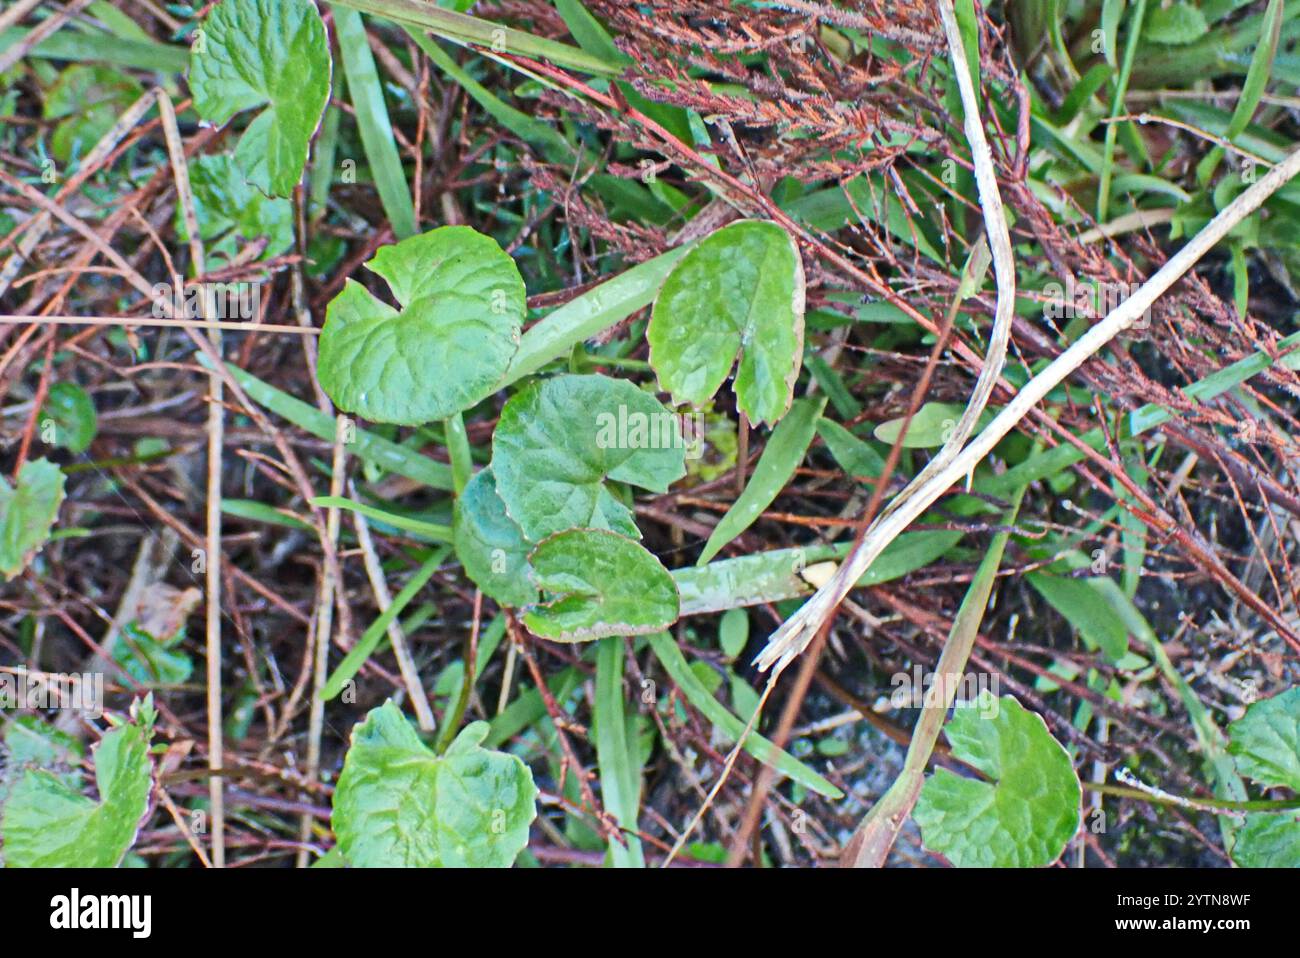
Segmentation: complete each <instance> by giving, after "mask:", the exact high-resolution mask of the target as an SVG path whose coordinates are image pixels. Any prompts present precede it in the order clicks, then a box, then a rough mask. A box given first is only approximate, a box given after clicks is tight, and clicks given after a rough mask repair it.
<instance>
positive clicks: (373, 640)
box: [321, 548, 451, 702]
mask: <svg viewBox="0 0 1300 958" xmlns="http://www.w3.org/2000/svg"><path fill="white" fill-rule="evenodd" d="M450 551H451V550H449V549H446V548H442V549H435V550H433V552H431V553H430V554H429V558H427V559H425V560H424V564H423V565H421V566H420V568H419V569H417V570H416V572H415V574H414V575H413V576H411V578H410V579H409V580H407V583H406V585H404V586H402V590H401V591H400V592H398V593H397V595H395V596H394V597H393V603H392V605H390V606H389V607H388V608H387V609H385V610H384V611H383V612H381V613H380V614H379V617H378V618H376V619H375V621H374V622H372V623H370V628H368V629H366V631H365V632H364V633H362V635H361V638H360V639H358V640H357V644H356V645H354V646H352V648H351V650H350V651H349V652H348V654H347V655H345V656H344V657H343V661H342V662H340V663H339V666H338V668H336V669H335V670H334V672H333V673H332V674H331V675H330V677H329V678H328V679H327V680H326V682H325V687H324V688H323V689H321V698H322V699H324V700H325V701H326V702H328V701H330V700H331V699H334V698H337V697H338V694H339V693H340V692H342V691H343V686H344V685H346V684H347V683H348V682H349V681H350V680H351V679H352V678H354V677H355V676H356V674H357V673H358V672H360V671H361V666H363V665H365V664H366V660H367V659H369V658H370V656H372V655H374V653H375V649H377V648H379V643H380V642H381V641H382V640H383V638H384V636H386V635H387V634H388V627H389V626H390V625H392V623H393V621H394V620H396V618H397V617H398V616H399V615H401V614H402V610H403V609H405V608H406V607H407V606H408V605H410V603H411V600H412V599H414V598H415V596H416V593H418V592H419V591H420V590H421V589H423V588H424V586H425V583H427V582H428V581H429V580H430V579H431V578H433V574H434V573H435V572H437V571H438V566H440V565H442V562H443V560H444V559H446V558H447V553H448V552H450Z"/></svg>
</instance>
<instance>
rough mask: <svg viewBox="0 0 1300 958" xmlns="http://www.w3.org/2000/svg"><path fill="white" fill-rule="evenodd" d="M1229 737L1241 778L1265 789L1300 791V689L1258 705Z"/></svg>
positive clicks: (1231, 726) (1288, 690)
mask: <svg viewBox="0 0 1300 958" xmlns="http://www.w3.org/2000/svg"><path fill="white" fill-rule="evenodd" d="M1228 734H1229V736H1230V738H1231V741H1230V742H1229V744H1228V751H1229V752H1230V753H1232V755H1234V756H1236V759H1237V770H1238V771H1239V772H1241V774H1242V775H1245V776H1247V777H1249V778H1252V779H1254V780H1255V781H1256V782H1258V783H1259V784H1261V785H1263V786H1264V787H1265V788H1276V787H1277V786H1279V785H1282V786H1285V787H1287V788H1289V789H1291V790H1292V791H1294V792H1300V687H1297V688H1292V689H1287V690H1286V691H1285V692H1283V693H1281V694H1280V695H1274V696H1273V697H1272V698H1267V699H1264V700H1263V701H1260V702H1255V703H1254V704H1252V705H1251V706H1250V708H1248V709H1246V714H1245V715H1244V716H1242V717H1241V718H1239V719H1237V721H1235V722H1233V723H1232V724H1231V725H1230V726H1228Z"/></svg>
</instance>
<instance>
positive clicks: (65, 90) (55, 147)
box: [45, 64, 144, 163]
mask: <svg viewBox="0 0 1300 958" xmlns="http://www.w3.org/2000/svg"><path fill="white" fill-rule="evenodd" d="M143 95H144V87H142V86H140V84H139V83H137V82H136V80H135V78H134V77H131V76H129V75H128V74H125V73H121V72H119V71H117V70H114V69H112V68H111V67H105V66H98V65H91V64H77V65H74V66H70V67H68V68H67V69H66V70H64V71H63V73H61V74H60V75H59V79H58V80H57V81H56V82H55V84H54V86H52V87H50V89H49V92H47V93H46V94H45V118H46V119H47V120H53V119H60V118H61V119H60V123H59V125H58V126H56V127H55V128H54V135H53V136H51V137H50V152H51V153H53V154H54V158H55V159H57V160H58V161H59V162H60V163H70V162H72V159H73V157H74V156H75V157H84V156H85V155H86V154H87V153H88V152H90V150H91V149H92V148H93V147H94V145H95V144H96V143H98V142H99V140H100V138H101V137H103V135H104V134H105V133H107V132H108V131H109V130H110V129H112V127H113V124H114V123H116V122H117V118H118V116H119V115H120V114H121V113H122V112H123V111H124V110H125V109H126V108H127V107H129V106H130V105H131V104H132V103H134V102H135V101H136V100H138V99H140V97H142V96H143Z"/></svg>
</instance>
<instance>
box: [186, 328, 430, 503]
mask: <svg viewBox="0 0 1300 958" xmlns="http://www.w3.org/2000/svg"><path fill="white" fill-rule="evenodd" d="M194 358H195V361H196V362H197V363H198V364H199V365H200V366H203V367H204V368H205V369H211V368H212V364H211V361H210V360H209V359H208V357H207V356H205V355H204V354H203V353H196V354H195V357H194ZM226 369H228V370H229V371H230V375H231V376H232V377H233V378H234V380H235V382H237V383H239V385H240V388H242V389H243V390H244V392H246V393H247V394H248V398H249V399H252V400H253V401H254V402H256V403H257V404H258V405H260V406H264V407H266V408H267V409H269V410H270V411H271V412H273V413H275V414H276V415H277V416H281V417H283V418H284V419H287V420H288V421H289V422H291V423H293V424H294V425H295V426H297V427H298V428H299V429H302V430H303V431H305V432H308V433H310V434H311V435H313V436H315V437H316V438H317V439H324V440H326V441H327V442H333V441H334V438H335V435H336V433H337V431H338V424H337V423H336V422H335V421H334V417H333V416H328V415H326V414H325V413H323V412H321V411H320V410H319V409H317V408H316V407H315V406H313V405H311V404H309V403H305V402H303V401H302V400H301V399H299V398H297V397H296V396H291V395H289V394H288V393H287V392H284V391H283V390H281V389H277V388H276V387H274V386H272V385H271V384H270V383H267V382H263V381H262V380H260V379H258V378H257V377H256V376H254V375H253V374H252V373H250V372H246V371H245V370H243V369H240V368H239V367H238V366H236V365H235V364H234V363H226ZM348 452H350V453H352V454H353V455H355V456H359V457H360V458H362V459H364V460H365V461H366V462H369V463H373V464H374V465H376V466H379V467H381V468H383V469H385V470H387V471H388V472H393V473H396V474H397V475H399V476H405V477H406V478H407V479H411V480H414V481H415V482H420V483H423V484H424V485H426V486H429V487H431V488H433V489H447V490H450V489H451V488H452V478H451V467H449V466H448V465H447V464H446V463H442V462H438V461H437V460H435V459H430V458H429V457H428V456H422V455H420V453H418V452H415V451H413V450H411V449H408V448H406V447H405V446H402V445H399V444H397V443H395V442H390V441H389V440H387V439H384V438H383V437H382V436H376V435H375V434H374V433H371V432H367V431H366V430H364V429H362V428H361V427H359V426H358V427H355V437H354V438H353V440H352V442H350V443H348Z"/></svg>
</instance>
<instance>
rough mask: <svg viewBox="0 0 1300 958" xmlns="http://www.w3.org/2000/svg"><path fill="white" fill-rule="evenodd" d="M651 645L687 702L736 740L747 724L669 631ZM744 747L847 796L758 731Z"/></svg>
mask: <svg viewBox="0 0 1300 958" xmlns="http://www.w3.org/2000/svg"><path fill="white" fill-rule="evenodd" d="M650 648H651V649H653V650H654V654H655V656H656V657H657V658H658V659H659V664H660V665H662V666H663V667H664V671H665V672H667V673H668V677H669V678H671V679H672V680H673V682H675V683H676V684H677V687H678V688H679V689H681V690H682V694H683V695H685V696H686V701H688V702H690V703H691V705H692V706H693V707H694V708H695V709H696V710H698V711H699V712H700V714H701V715H703V716H704V717H705V718H706V719H708V720H709V721H710V722H712V723H713V724H714V726H715V727H716V728H717V729H718V730H719V731H721V732H722V733H723V734H724V735H726V736H728V737H729V738H730V739H731V741H733V742H734V741H735V740H736V739H738V738H739V737H740V734H741V733H742V732H743V731H744V730H745V723H744V722H742V721H741V720H740V719H738V718H736V716H734V715H732V714H731V712H730V711H728V710H727V708H726V706H724V705H723V704H722V703H721V702H719V701H718V700H717V699H715V698H714V697H713V695H712V693H710V692H709V690H708V689H707V688H705V687H704V684H703V683H702V682H701V681H700V680H699V677H698V676H697V675H696V674H695V673H694V672H692V671H691V667H690V665H688V664H687V662H686V658H685V656H683V655H682V650H681V649H679V648H678V647H677V643H676V642H674V641H673V640H672V638H671V637H670V636H669V635H668V634H667V633H665V632H660V633H659V634H657V635H652V636H650ZM744 749H745V751H746V752H748V753H749V754H750V755H752V756H754V758H756V759H758V760H759V761H760V762H763V763H764V764H765V765H770V766H771V767H772V768H774V769H776V770H777V771H778V772H780V773H781V774H782V775H784V776H786V777H787V778H789V779H790V780H791V781H795V782H798V783H799V784H800V785H802V786H804V787H805V788H809V789H811V790H812V791H814V792H816V793H817V794H818V795H825V796H826V797H827V798H833V799H839V798H843V797H844V793H843V792H841V791H840V790H839V789H838V788H836V787H835V786H834V785H832V784H831V783H830V782H828V781H826V779H824V778H823V777H822V776H820V775H818V774H817V773H816V772H814V771H813V770H812V769H810V768H809V767H808V766H807V765H805V764H803V762H801V761H799V760H798V759H797V758H795V757H794V756H793V755H791V754H790V753H789V752H786V751H784V750H782V749H779V748H777V747H776V746H775V745H773V744H772V743H771V742H769V741H768V740H767V739H765V738H763V736H761V735H759V734H758V733H757V732H750V734H749V736H748V738H746V739H745V744H744Z"/></svg>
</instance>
